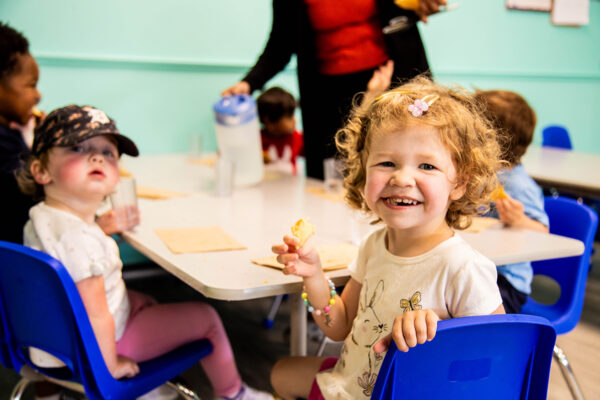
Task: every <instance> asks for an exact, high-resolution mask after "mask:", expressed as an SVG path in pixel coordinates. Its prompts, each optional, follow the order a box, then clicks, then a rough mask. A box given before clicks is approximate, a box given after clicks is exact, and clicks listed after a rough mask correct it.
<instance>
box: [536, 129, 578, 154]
mask: <svg viewBox="0 0 600 400" xmlns="http://www.w3.org/2000/svg"><path fill="white" fill-rule="evenodd" d="M542 146H550V147H559V148H561V149H569V150H570V149H572V148H573V145H572V144H571V138H570V137H569V132H568V131H567V129H566V128H565V127H564V126H560V125H549V126H547V127H545V128H544V129H543V130H542Z"/></svg>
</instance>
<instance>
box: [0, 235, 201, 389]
mask: <svg viewBox="0 0 600 400" xmlns="http://www.w3.org/2000/svg"><path fill="white" fill-rule="evenodd" d="M0 314H2V325H3V329H4V334H5V339H6V343H8V349H9V353H10V358H11V361H12V367H13V368H14V369H15V370H16V371H17V372H18V373H21V375H25V374H24V373H23V371H24V370H27V369H29V370H31V369H33V370H35V371H37V372H38V373H39V374H41V375H43V376H44V377H45V378H47V379H48V380H51V381H53V382H55V383H59V384H64V386H67V387H71V388H72V386H73V385H72V384H73V383H75V384H76V386H77V387H78V389H79V390H81V391H84V392H85V394H86V396H87V397H88V398H90V399H93V400H95V399H98V400H100V399H111V400H112V399H115V400H118V399H123V400H125V399H135V398H137V397H139V396H140V395H142V394H144V393H147V392H149V391H150V390H152V389H154V388H156V387H158V386H160V385H162V384H163V383H165V382H167V381H169V380H170V379H173V378H174V377H176V376H177V375H178V374H180V373H181V372H183V371H185V370H187V369H188V368H190V367H191V366H192V365H194V364H196V363H197V362H198V361H199V360H200V359H201V358H202V357H204V356H206V355H208V354H210V352H211V351H212V346H211V344H210V342H208V340H200V341H196V342H192V343H189V344H186V345H184V346H181V347H179V348H177V349H175V350H173V351H171V352H169V353H167V354H164V355H162V356H160V357H157V358H154V359H152V360H148V361H145V362H142V363H139V367H140V373H139V374H138V375H136V376H135V377H133V378H126V379H120V380H117V379H114V378H113V377H112V375H111V374H110V372H109V371H108V368H107V367H106V364H105V363H104V359H103V358H102V354H101V352H100V348H99V347H98V343H97V342H96V337H95V336H94V332H93V330H92V327H91V325H90V322H89V319H88V316H87V313H86V310H85V308H84V305H83V302H82V301H81V297H80V296H79V292H78V291H77V288H76V286H75V284H74V282H73V280H72V279H71V276H70V275H69V273H68V272H67V270H66V269H65V268H64V267H63V265H62V264H61V263H60V262H59V261H58V260H56V259H54V258H52V257H50V256H48V255H47V254H45V253H42V252H39V251H36V250H33V249H30V248H27V247H24V246H21V245H17V244H13V243H7V242H1V241H0ZM30 346H32V347H36V348H38V349H41V350H44V351H46V352H48V353H50V354H52V355H54V356H55V357H57V358H58V359H60V360H61V361H62V362H63V363H64V364H65V367H57V368H43V367H39V366H36V365H35V364H34V363H33V362H32V360H31V359H30V357H29V350H28V349H29V347H30ZM24 380H25V383H23V381H22V382H20V383H19V384H18V386H20V388H19V390H18V392H20V393H16V392H17V390H16V389H15V391H13V396H15V397H14V398H18V397H17V396H19V397H20V395H21V393H22V391H23V390H24V389H25V386H26V385H27V378H24ZM174 389H176V390H178V391H180V390H181V391H180V394H183V395H184V396H187V398H197V397H194V396H195V394H193V392H191V391H189V389H186V388H182V387H180V386H178V387H174ZM192 394H193V395H192Z"/></svg>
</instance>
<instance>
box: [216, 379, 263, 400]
mask: <svg viewBox="0 0 600 400" xmlns="http://www.w3.org/2000/svg"><path fill="white" fill-rule="evenodd" d="M217 399H218V400H273V399H274V397H273V395H272V394H271V393H268V392H263V391H262V390H257V389H253V388H251V387H250V386H248V385H246V384H245V383H242V388H241V389H240V391H239V392H238V393H237V394H236V395H235V396H233V397H225V396H223V397H217Z"/></svg>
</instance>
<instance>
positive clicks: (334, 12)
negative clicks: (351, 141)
mask: <svg viewBox="0 0 600 400" xmlns="http://www.w3.org/2000/svg"><path fill="white" fill-rule="evenodd" d="M395 3H401V1H398V0H396V1H394V0H347V1H345V2H343V5H342V4H340V2H339V1H338V0H273V23H272V27H271V33H270V35H269V38H268V41H267V44H266V45H265V48H264V50H263V52H262V54H261V55H260V57H259V58H258V60H257V61H256V63H255V65H254V67H252V69H251V70H250V71H249V72H248V74H247V75H246V76H245V77H244V78H243V79H242V80H241V81H240V82H238V83H237V84H235V85H233V86H231V87H230V88H227V89H226V90H224V91H223V93H222V95H223V96H227V95H232V94H250V93H252V92H253V91H254V90H257V89H261V88H262V87H263V86H264V84H265V83H266V82H267V81H268V80H269V79H271V78H272V77H273V76H274V75H276V74H277V73H278V72H280V71H281V70H283V69H284V68H285V66H286V65H287V64H288V62H289V61H290V58H291V56H292V55H293V54H296V57H297V73H298V86H299V89H300V105H301V111H302V124H303V130H304V143H305V155H306V172H307V175H308V176H310V177H314V178H319V179H322V178H323V160H324V159H325V158H329V157H333V156H334V155H335V144H334V140H333V138H334V135H335V132H336V131H337V130H338V129H339V128H340V127H341V126H342V125H343V123H344V120H345V118H346V115H347V114H348V111H349V110H350V108H351V106H352V101H353V98H354V96H355V95H356V94H357V93H360V92H362V91H364V90H365V89H366V88H367V83H368V82H369V79H371V77H372V76H373V72H374V71H376V70H377V69H378V68H379V67H380V66H381V65H384V64H386V63H387V61H388V60H392V61H393V65H394V73H393V78H392V82H393V83H398V82H400V81H403V80H407V79H410V78H412V77H414V76H416V75H419V74H422V73H427V74H428V73H429V64H428V62H427V56H426V54H425V48H424V46H423V42H422V41H421V36H420V35H419V30H418V28H417V26H416V24H415V23H413V24H409V25H408V27H407V28H406V29H399V30H394V29H386V32H387V33H385V34H384V29H383V28H384V27H387V26H393V25H394V22H395V21H398V17H406V18H408V20H409V21H417V20H418V19H421V20H423V21H426V20H427V16H428V15H430V14H433V13H435V12H437V11H439V7H440V6H441V5H444V4H446V0H414V1H411V2H409V3H412V5H413V8H417V6H418V8H417V9H416V10H415V11H408V10H406V9H403V8H400V7H399V6H397V5H396V4H395ZM389 31H391V32H389ZM388 65H389V64H388Z"/></svg>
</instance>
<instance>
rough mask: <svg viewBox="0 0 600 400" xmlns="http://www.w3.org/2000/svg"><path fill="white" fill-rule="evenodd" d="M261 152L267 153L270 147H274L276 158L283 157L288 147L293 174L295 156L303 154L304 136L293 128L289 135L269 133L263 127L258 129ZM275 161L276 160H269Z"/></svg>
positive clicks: (294, 170) (295, 170)
mask: <svg viewBox="0 0 600 400" xmlns="http://www.w3.org/2000/svg"><path fill="white" fill-rule="evenodd" d="M260 139H261V142H262V149H263V153H267V154H268V153H269V149H270V148H272V147H273V148H275V150H276V153H277V157H278V159H280V160H281V159H283V158H284V156H285V155H286V154H285V153H286V151H285V150H286V148H289V150H288V152H289V154H290V160H289V161H290V163H291V164H292V169H293V172H294V174H295V173H296V172H297V169H296V158H297V157H298V156H303V155H304V137H303V136H302V133H300V132H298V131H297V130H294V132H293V133H292V134H290V135H270V134H269V133H267V132H266V131H265V130H264V129H263V130H261V131H260ZM269 161H271V162H272V161H276V160H269Z"/></svg>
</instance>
